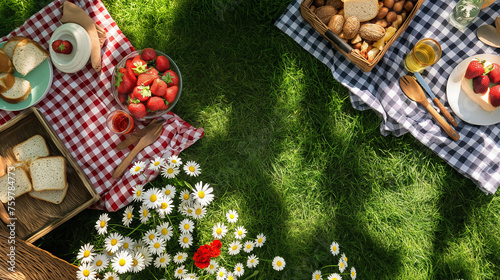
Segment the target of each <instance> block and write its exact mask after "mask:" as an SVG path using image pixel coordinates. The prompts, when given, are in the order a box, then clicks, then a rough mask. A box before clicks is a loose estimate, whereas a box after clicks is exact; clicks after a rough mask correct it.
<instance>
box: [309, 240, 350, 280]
mask: <svg viewBox="0 0 500 280" xmlns="http://www.w3.org/2000/svg"><path fill="white" fill-rule="evenodd" d="M330 252H331V253H332V255H333V256H334V257H335V256H338V255H339V254H340V248H339V244H338V243H337V242H335V241H334V242H332V244H331V245H330ZM331 266H332V265H329V266H327V267H331ZM333 266H337V267H338V268H339V273H336V272H335V273H331V274H330V275H329V276H328V277H327V278H323V275H322V272H321V270H316V271H314V272H313V274H312V280H323V279H327V280H342V275H344V276H346V275H349V276H351V279H352V280H354V279H356V277H357V273H356V269H355V268H354V267H351V270H350V271H347V267H348V265H347V257H346V255H345V253H342V254H341V255H340V257H339V262H338V264H337V265H333Z"/></svg>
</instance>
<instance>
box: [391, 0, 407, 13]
mask: <svg viewBox="0 0 500 280" xmlns="http://www.w3.org/2000/svg"><path fill="white" fill-rule="evenodd" d="M404 4H405V0H401V1H398V2H396V3H395V4H394V6H393V7H392V10H393V11H395V12H396V13H398V14H399V13H400V12H401V11H403V5H404Z"/></svg>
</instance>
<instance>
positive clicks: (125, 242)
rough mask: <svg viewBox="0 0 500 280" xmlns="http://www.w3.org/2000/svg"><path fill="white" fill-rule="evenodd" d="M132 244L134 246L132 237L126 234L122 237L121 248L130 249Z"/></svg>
mask: <svg viewBox="0 0 500 280" xmlns="http://www.w3.org/2000/svg"><path fill="white" fill-rule="evenodd" d="M134 246H135V242H134V239H132V238H130V237H128V236H125V237H123V244H122V249H123V250H132V249H133V248H134Z"/></svg>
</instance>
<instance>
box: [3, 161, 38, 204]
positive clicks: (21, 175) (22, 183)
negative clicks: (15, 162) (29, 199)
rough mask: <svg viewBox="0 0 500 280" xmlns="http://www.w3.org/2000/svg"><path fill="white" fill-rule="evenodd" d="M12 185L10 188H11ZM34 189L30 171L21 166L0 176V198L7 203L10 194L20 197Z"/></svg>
mask: <svg viewBox="0 0 500 280" xmlns="http://www.w3.org/2000/svg"><path fill="white" fill-rule="evenodd" d="M9 187H10V190H9ZM31 190H32V185H31V180H30V178H29V177H28V173H27V172H26V170H24V169H23V168H21V167H16V168H15V169H14V171H10V172H9V173H7V174H5V175H3V176H2V177H0V200H1V201H2V203H7V202H8V201H9V193H10V196H14V197H19V196H21V195H23V194H25V193H27V192H30V191H31Z"/></svg>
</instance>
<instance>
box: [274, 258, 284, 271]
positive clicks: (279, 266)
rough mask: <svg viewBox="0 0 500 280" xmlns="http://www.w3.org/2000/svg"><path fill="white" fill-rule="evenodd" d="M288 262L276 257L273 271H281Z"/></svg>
mask: <svg viewBox="0 0 500 280" xmlns="http://www.w3.org/2000/svg"><path fill="white" fill-rule="evenodd" d="M285 265H286V262H285V259H283V258H282V257H280V256H276V257H274V259H273V269H274V270H277V271H281V270H283V269H284V268H285Z"/></svg>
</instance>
